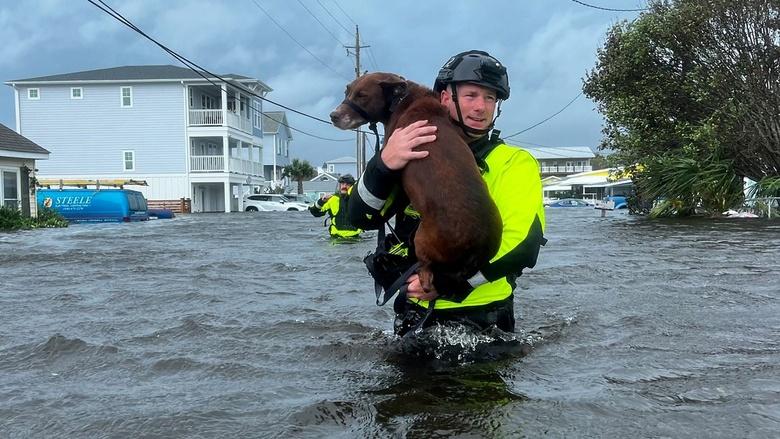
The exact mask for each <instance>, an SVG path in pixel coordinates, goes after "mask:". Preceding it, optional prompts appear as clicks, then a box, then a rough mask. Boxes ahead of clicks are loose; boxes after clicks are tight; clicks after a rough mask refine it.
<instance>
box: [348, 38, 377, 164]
mask: <svg viewBox="0 0 780 439" xmlns="http://www.w3.org/2000/svg"><path fill="white" fill-rule="evenodd" d="M344 47H345V48H346V49H347V55H351V53H350V52H349V49H354V50H355V79H357V78H359V77H360V49H361V48H363V47H371V46H361V45H360V29H358V25H355V45H354V46H344ZM356 134H357V136H356V138H355V139H356V140H355V155H356V156H357V175H356V176H355V178H360V176H361V175H363V170H364V169H366V143H365V140H364V137H363V134H362V133H361V132H360V129H358V132H357V133H356Z"/></svg>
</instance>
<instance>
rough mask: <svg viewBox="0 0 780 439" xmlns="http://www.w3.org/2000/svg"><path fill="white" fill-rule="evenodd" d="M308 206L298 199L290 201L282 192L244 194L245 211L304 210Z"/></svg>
mask: <svg viewBox="0 0 780 439" xmlns="http://www.w3.org/2000/svg"><path fill="white" fill-rule="evenodd" d="M308 208H309V206H307V205H305V204H303V203H298V202H296V201H290V200H289V199H288V198H287V197H285V196H284V195H281V194H252V195H245V196H244V211H246V212H269V211H273V210H282V211H302V210H306V209H308Z"/></svg>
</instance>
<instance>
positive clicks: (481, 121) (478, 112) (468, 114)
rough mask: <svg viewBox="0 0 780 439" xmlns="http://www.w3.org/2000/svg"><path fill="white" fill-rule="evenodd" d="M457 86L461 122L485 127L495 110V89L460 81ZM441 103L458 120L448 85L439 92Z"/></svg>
mask: <svg viewBox="0 0 780 439" xmlns="http://www.w3.org/2000/svg"><path fill="white" fill-rule="evenodd" d="M457 87H458V104H460V113H461V114H462V115H463V123H464V124H465V125H466V126H468V127H469V128H474V129H477V130H484V129H487V127H488V126H490V124H491V123H492V122H493V114H494V113H495V112H496V102H497V101H498V99H497V98H496V92H495V90H492V89H489V88H487V87H482V86H481V85H476V84H470V83H461V84H457ZM441 103H442V105H444V106H445V107H447V110H448V111H449V112H450V117H451V118H452V119H454V120H458V110H457V108H455V105H456V104H455V101H453V100H452V92H451V91H450V88H449V87H448V88H447V89H445V90H444V91H442V92H441Z"/></svg>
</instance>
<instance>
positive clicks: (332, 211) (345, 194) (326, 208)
mask: <svg viewBox="0 0 780 439" xmlns="http://www.w3.org/2000/svg"><path fill="white" fill-rule="evenodd" d="M354 185H355V177H353V176H351V175H349V174H345V175H342V176H341V177H339V191H338V193H337V194H327V195H324V196H322V197H321V198H320V199H319V200H317V202H316V203H314V205H313V206H311V207H309V212H311V214H312V215H314V216H316V217H321V216H325V214H326V213H327V214H328V215H329V219H330V226H329V227H328V231H329V232H330V237H331V238H337V239H343V238H358V237H359V236H360V234H361V233H362V232H363V231H362V230H360V229H358V228H357V227H355V226H353V225H352V223H351V222H350V221H349V218H348V217H347V214H348V212H349V201H350V194H351V193H352V187H353V186H354Z"/></svg>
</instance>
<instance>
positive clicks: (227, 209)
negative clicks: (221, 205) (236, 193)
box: [224, 179, 233, 212]
mask: <svg viewBox="0 0 780 439" xmlns="http://www.w3.org/2000/svg"><path fill="white" fill-rule="evenodd" d="M224 188H225V212H230V204H231V203H230V202H231V201H232V197H233V194H232V192H231V190H230V179H227V180H225V185H224Z"/></svg>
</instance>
